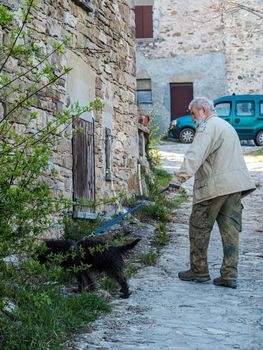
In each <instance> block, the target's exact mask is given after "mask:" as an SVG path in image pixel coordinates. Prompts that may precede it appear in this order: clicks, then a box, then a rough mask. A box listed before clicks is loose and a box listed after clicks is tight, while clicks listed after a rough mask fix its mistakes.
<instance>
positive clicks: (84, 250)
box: [36, 238, 140, 298]
mask: <svg viewBox="0 0 263 350" xmlns="http://www.w3.org/2000/svg"><path fill="white" fill-rule="evenodd" d="M139 241H140V239H136V240H134V241H133V242H131V243H128V244H124V245H122V246H112V245H109V244H107V243H105V242H104V241H102V240H98V239H96V240H95V239H92V238H86V239H83V240H81V241H77V242H75V241H72V240H60V239H58V240H56V239H51V240H46V241H45V242H44V245H45V247H44V248H45V249H44V250H43V251H41V252H40V253H37V254H36V257H37V260H38V261H39V262H40V263H41V264H45V263H47V262H48V261H49V260H50V259H52V257H53V256H56V255H58V256H60V255H61V256H62V259H60V261H59V264H60V265H61V266H62V267H63V268H65V269H69V268H74V267H75V268H79V267H81V265H83V264H85V265H89V266H88V267H87V268H85V269H84V270H82V269H81V270H80V271H78V272H75V276H76V278H77V281H78V289H79V291H81V290H83V289H85V287H86V286H88V287H89V288H92V287H94V285H93V281H92V278H91V276H90V271H98V272H106V274H107V275H108V276H110V277H112V278H114V279H115V280H116V281H117V282H118V283H119V284H120V286H121V289H120V296H121V297H122V298H128V297H129V295H130V293H129V287H128V284H127V280H126V278H125V276H124V275H123V265H124V261H123V258H122V256H123V254H125V252H127V251H128V250H130V249H132V248H134V247H135V246H136V244H137V243H138V242H139Z"/></svg>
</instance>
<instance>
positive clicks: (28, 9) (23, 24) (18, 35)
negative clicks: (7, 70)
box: [0, 0, 34, 73]
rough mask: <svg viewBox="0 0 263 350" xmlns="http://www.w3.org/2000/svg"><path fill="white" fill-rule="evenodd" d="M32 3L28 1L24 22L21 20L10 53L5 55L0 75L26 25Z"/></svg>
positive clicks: (31, 0)
mask: <svg viewBox="0 0 263 350" xmlns="http://www.w3.org/2000/svg"><path fill="white" fill-rule="evenodd" d="M33 1H34V0H30V3H29V5H28V8H27V13H26V16H25V18H24V20H23V23H22V26H21V28H20V30H19V32H18V34H17V36H16V38H15V41H14V42H13V45H12V46H11V49H10V51H9V53H8V55H7V57H6V59H5V60H4V62H3V64H2V66H1V67H0V73H1V72H2V70H3V68H4V66H5V65H6V62H7V61H8V59H9V57H10V56H11V54H12V52H13V49H14V47H15V44H16V42H17V40H18V38H19V37H20V34H21V33H22V30H23V28H24V26H25V25H26V23H27V19H28V16H29V12H30V10H31V7H32V5H33Z"/></svg>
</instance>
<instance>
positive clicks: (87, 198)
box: [72, 119, 96, 219]
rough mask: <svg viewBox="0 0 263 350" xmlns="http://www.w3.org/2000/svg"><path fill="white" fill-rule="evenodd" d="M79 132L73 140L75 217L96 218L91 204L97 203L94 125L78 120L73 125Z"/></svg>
mask: <svg viewBox="0 0 263 350" xmlns="http://www.w3.org/2000/svg"><path fill="white" fill-rule="evenodd" d="M73 127H74V129H75V130H81V131H77V132H76V133H75V134H74V136H73V140H72V148H73V201H74V202H75V203H77V204H76V205H75V206H74V210H73V217H75V218H89V219H90V218H94V216H96V215H94V213H92V211H93V210H92V208H91V207H90V203H92V202H94V201H95V150H94V123H93V122H88V121H86V120H83V119H77V120H76V121H75V122H74V125H73Z"/></svg>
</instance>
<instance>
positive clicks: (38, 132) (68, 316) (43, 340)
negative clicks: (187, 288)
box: [0, 0, 106, 350]
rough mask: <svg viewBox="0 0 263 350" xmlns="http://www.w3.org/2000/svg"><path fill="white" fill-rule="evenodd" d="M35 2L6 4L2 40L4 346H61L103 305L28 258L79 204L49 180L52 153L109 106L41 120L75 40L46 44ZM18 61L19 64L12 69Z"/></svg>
mask: <svg viewBox="0 0 263 350" xmlns="http://www.w3.org/2000/svg"><path fill="white" fill-rule="evenodd" d="M34 8H35V5H34V3H33V1H32V0H25V4H24V5H22V6H21V8H20V9H19V11H18V12H17V13H18V14H20V18H18V19H16V17H15V16H14V15H13V13H12V12H11V11H10V10H9V9H8V7H6V6H5V5H2V4H1V5H0V32H1V34H3V36H1V38H2V37H4V38H5V40H4V41H3V43H0V49H1V55H0V103H1V105H0V107H1V108H0V135H1V137H0V168H1V172H0V189H1V193H0V232H1V235H0V280H1V285H0V327H1V332H0V333H1V335H0V336H1V338H0V348H1V349H10V350H11V349H12V350H14V349H34V350H35V349H57V348H59V345H61V344H62V342H63V341H64V340H65V337H66V335H67V337H68V331H72V330H73V331H75V329H76V328H78V327H79V325H82V323H83V322H84V320H88V319H90V318H91V317H92V316H91V312H90V311H91V310H92V306H91V304H92V303H94V307H95V311H96V308H97V306H96V305H97V304H98V301H96V300H97V299H96V298H97V297H95V296H88V295H86V294H85V295H84V294H83V295H81V296H80V297H79V298H73V297H68V298H64V297H63V296H61V295H60V292H59V290H58V289H56V288H51V286H52V285H51V286H50V285H49V286H48V287H47V284H46V283H47V279H46V278H45V276H43V278H42V277H41V274H42V273H44V275H47V274H48V272H47V271H44V270H43V269H42V268H41V267H40V266H39V265H37V264H34V263H33V262H32V259H30V258H28V256H30V254H32V251H33V250H34V248H35V246H36V245H37V240H38V237H39V235H40V234H41V233H43V232H45V231H46V230H47V229H51V228H52V225H56V224H57V223H60V221H59V219H60V218H62V216H63V213H64V212H65V210H67V208H68V207H71V205H72V203H71V201H67V200H65V199H64V198H63V197H62V196H60V197H54V196H53V195H52V194H51V192H50V189H49V185H48V181H47V178H48V177H49V178H50V177H53V178H54V179H55V178H56V175H57V174H56V171H54V169H52V168H51V167H50V164H49V160H50V157H51V155H52V153H53V151H54V149H55V148H56V146H58V145H59V144H60V143H61V140H62V138H69V137H71V134H70V133H68V132H67V129H68V128H70V127H71V124H72V121H73V120H74V119H75V118H78V117H79V116H80V115H81V114H82V113H84V112H86V111H91V110H92V109H94V108H96V109H97V108H100V107H101V104H100V101H98V100H96V101H94V102H91V103H90V104H89V105H88V106H84V107H81V106H79V104H78V103H76V104H74V105H71V106H69V107H68V108H67V109H65V110H64V111H62V112H58V111H54V113H53V115H52V116H48V117H49V118H47V120H46V121H45V120H40V119H39V116H38V113H37V112H36V108H37V106H38V104H37V101H38V97H39V94H44V93H45V92H46V90H47V89H48V88H50V87H53V88H54V89H55V88H56V85H57V83H58V81H59V80H62V79H64V77H65V75H66V74H67V73H68V72H69V71H70V68H69V67H62V68H58V67H56V66H54V65H51V64H49V62H50V57H51V56H57V55H60V54H62V53H63V48H64V45H67V44H68V42H69V40H68V38H63V39H62V40H61V42H60V43H58V42H54V43H53V44H52V45H51V46H50V48H49V47H44V48H43V47H41V45H40V44H39V43H38V42H37V40H36V39H35V38H34V34H35V32H34V30H33V29H32V28H30V25H29V23H30V20H31V19H30V13H31V12H32V10H33V9H34ZM21 43H23V44H21ZM10 60H12V61H13V62H15V63H16V65H17V67H16V70H15V71H12V72H10V71H9V70H8V64H9V62H10ZM77 131H78V130H77ZM77 131H76V132H77ZM53 272H54V271H53ZM50 274H51V272H50ZM50 276H51V275H50ZM51 277H52V276H51ZM81 303H82V305H81ZM100 303H101V301H100ZM101 305H102V304H101ZM86 307H87V310H86V309H85V308H86ZM101 309H106V306H101ZM89 310H90V311H89ZM98 310H99V307H98ZM86 312H87V313H86ZM84 314H85V315H84ZM95 315H96V312H95ZM76 325H78V326H76Z"/></svg>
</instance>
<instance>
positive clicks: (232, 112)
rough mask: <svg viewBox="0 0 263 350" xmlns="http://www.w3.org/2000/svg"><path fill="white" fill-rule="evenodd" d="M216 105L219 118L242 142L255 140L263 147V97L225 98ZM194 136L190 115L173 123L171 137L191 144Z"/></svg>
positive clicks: (219, 99)
mask: <svg viewBox="0 0 263 350" xmlns="http://www.w3.org/2000/svg"><path fill="white" fill-rule="evenodd" d="M214 105H215V109H216V112H217V114H218V116H219V117H220V118H222V119H224V120H226V121H228V122H229V123H230V124H231V125H232V126H233V127H234V128H235V130H236V132H237V134H238V136H239V138H240V140H254V142H255V144H256V145H257V146H263V95H232V96H223V97H221V98H218V99H217V100H215V101H214ZM194 135H195V125H194V122H193V121H192V117H191V116H190V115H185V116H182V117H179V118H177V119H175V120H173V121H172V122H171V126H170V129H169V133H168V136H169V137H172V138H176V139H179V140H180V142H182V143H191V142H192V141H193V138H194Z"/></svg>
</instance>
